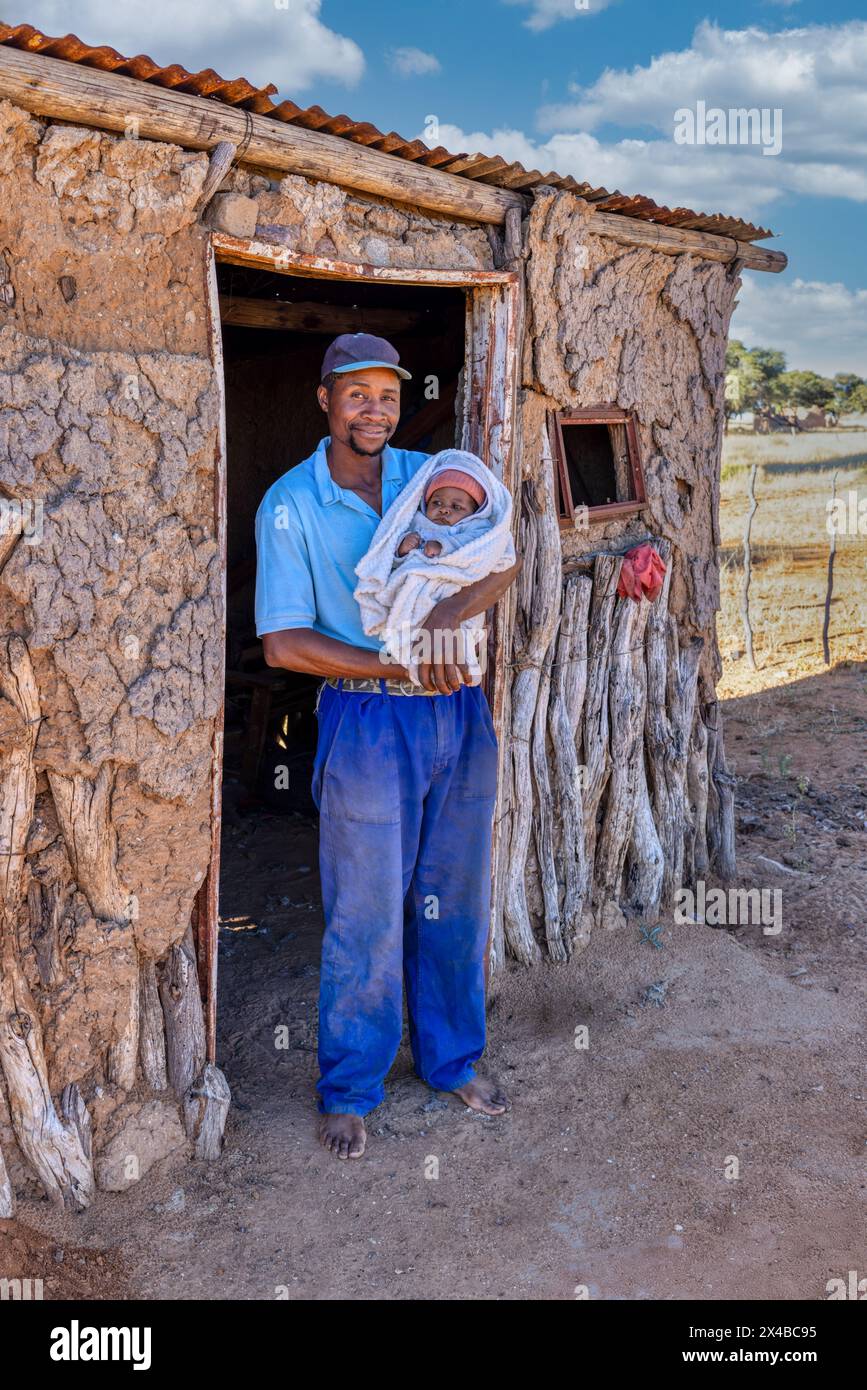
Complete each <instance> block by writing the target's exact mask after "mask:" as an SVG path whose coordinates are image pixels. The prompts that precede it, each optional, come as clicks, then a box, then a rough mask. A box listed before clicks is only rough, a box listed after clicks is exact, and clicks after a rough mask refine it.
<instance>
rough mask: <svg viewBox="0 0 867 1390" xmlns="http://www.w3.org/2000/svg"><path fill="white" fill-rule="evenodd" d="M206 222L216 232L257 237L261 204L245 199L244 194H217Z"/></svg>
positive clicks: (208, 210)
mask: <svg viewBox="0 0 867 1390" xmlns="http://www.w3.org/2000/svg"><path fill="white" fill-rule="evenodd" d="M204 220H205V222H207V224H208V226H209V227H213V229H214V231H215V232H225V233H226V235H227V236H235V237H244V238H246V237H251V236H254V235H255V232H256V223H257V222H258V220H259V204H258V203H257V202H256V199H255V198H245V197H244V195H243V193H215V194H214V197H213V198H212V200H211V202H210V203H209V204H208V207H207V210H206V212H205V218H204Z"/></svg>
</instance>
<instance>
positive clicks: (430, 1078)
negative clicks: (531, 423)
mask: <svg viewBox="0 0 867 1390" xmlns="http://www.w3.org/2000/svg"><path fill="white" fill-rule="evenodd" d="M399 361H400V359H399V356H398V353H397V351H396V349H395V348H394V347H393V346H392V345H391V343H389V342H387V341H386V340H385V339H383V338H376V337H373V336H371V335H369V334H366V333H355V334H349V333H345V334H342V335H341V336H340V337H339V338H336V339H335V340H334V342H333V343H332V344H331V346H330V347H329V348H328V351H327V352H326V354H325V357H324V360H323V363H322V383H321V385H320V386H319V388H318V390H317V399H318V401H319V405H320V406H321V408H322V410H323V411H324V412H325V414H326V415H327V417H328V427H329V430H330V434H329V435H328V436H326V437H325V438H324V439H322V440H320V442H319V445H318V446H317V448H316V450H315V452H314V453H313V454H311V456H310V457H309V458H308V459H305V460H304V462H303V463H301V464H299V465H298V466H297V467H295V468H292V469H290V470H289V472H288V473H286V474H284V475H283V477H282V478H280V479H278V481H277V482H276V483H274V484H273V485H272V487H270V488H269V490H268V492H267V493H266V494H265V497H264V498H263V500H262V503H261V505H260V507H259V511H258V513H257V516H256V544H257V548H258V572H257V581H256V628H257V632H258V634H259V636H260V637H262V639H263V646H264V651H265V660H266V661H267V663H268V665H269V666H278V667H283V668H285V669H286V670H290V671H306V672H310V673H312V674H313V675H317V676H324V677H325V681H324V682H323V684H322V686H321V687H320V690H319V698H318V702H317V711H316V712H317V719H318V721H319V740H318V745H317V750H316V759H315V763H314V771H313V784H312V791H313V797H314V800H315V801H316V804H317V806H318V808H319V812H320V821H319V833H320V845H319V863H320V875H321V880H322V901H323V907H324V911H325V924H326V925H325V935H324V938H323V942H322V972H321V980H320V995H319V1067H320V1077H319V1082H318V1091H319V1110H320V1113H321V1116H322V1119H321V1121H320V1126H319V1137H320V1140H321V1142H322V1144H323V1145H324V1146H325V1148H326V1149H328V1150H329V1151H330V1152H331V1153H333V1154H335V1155H336V1156H337V1157H339V1158H360V1157H361V1155H362V1154H363V1152H364V1146H365V1142H366V1132H365V1128H364V1121H363V1116H364V1115H366V1114H367V1113H368V1112H369V1111H370V1110H373V1109H374V1108H375V1107H376V1106H377V1105H379V1104H380V1102H381V1101H382V1098H383V1096H384V1087H383V1081H384V1078H385V1075H386V1073H387V1072H388V1070H389V1068H390V1067H391V1064H392V1062H393V1061H394V1057H395V1054H396V1052H397V1049H398V1046H399V1044H400V1039H401V1031H402V992H403V989H402V987H403V985H404V984H405V986H406V996H407V1005H408V1012H409V1020H410V1041H411V1044H412V1052H413V1058H414V1061H415V1066H416V1070H417V1071H418V1073H419V1075H420V1076H421V1077H422V1078H423V1079H424V1080H425V1081H427V1082H428V1083H429V1084H430V1085H432V1086H434V1087H435V1088H436V1089H438V1090H444V1091H453V1092H454V1093H455V1094H456V1095H457V1096H459V1097H460V1098H461V1099H462V1100H463V1101H464V1103H465V1104H466V1105H468V1106H470V1107H471V1108H472V1109H474V1110H481V1111H483V1112H484V1113H485V1114H488V1115H499V1114H502V1112H503V1111H504V1110H506V1109H508V1108H509V1101H508V1099H507V1097H506V1096H505V1095H504V1094H503V1093H502V1092H501V1091H500V1090H499V1088H498V1087H497V1086H496V1085H494V1084H493V1083H492V1082H490V1081H486V1080H484V1079H483V1078H481V1077H477V1076H476V1075H475V1067H474V1063H475V1062H476V1061H477V1060H478V1058H479V1057H480V1056H481V1053H482V1051H483V1049H484V1043H485V999H484V983H485V980H484V976H485V969H484V957H485V949H486V944H487V932H488V919H489V911H490V842H491V821H492V816H493V807H494V798H495V793H496V763H497V739H496V735H495V732H494V728H493V721H492V719H491V714H490V710H489V708H488V703H487V700H486V698H485V696H484V693H483V691H482V689H481V686H471V685H468V684H466V678H467V670H466V666H465V665H463V664H461V663H460V661H454V660H449V659H447V656H446V655H442V654H441V653H442V652H443V650H444V651H445V653H446V654H447V653H448V652H449V651H450V650H454V648H450V639H451V638H452V637H454V638H455V639H457V638H458V637H459V635H460V634H459V631H458V630H459V628H460V624H461V623H462V622H463V620H464V619H465V618H469V617H473V616H475V615H476V614H479V613H484V612H485V611H486V609H488V608H490V607H491V605H492V604H493V603H495V602H496V601H497V599H498V598H499V597H500V596H501V594H503V593H504V592H505V590H506V589H507V588H508V586H509V584H510V583H511V582H512V580H513V579H514V578H515V577H516V575H517V574H518V572H519V570H520V568H521V561H520V560H518V561H517V563H516V564H515V565H514V566H512V568H511V569H508V570H504V571H502V572H501V573H498V574H492V575H490V576H488V577H487V578H485V579H483V580H479V581H478V582H477V583H474V584H471V585H469V586H468V587H467V588H465V589H464V590H463V591H462V592H460V593H458V594H456V595H454V597H453V598H449V599H445V600H443V601H442V602H440V603H438V604H437V605H436V607H435V608H434V609H433V611H432V612H431V614H430V615H429V617H428V619H427V621H426V622H425V624H424V629H423V633H422V639H423V640H426V642H427V646H426V648H425V651H424V655H425V656H426V657H427V658H429V659H427V660H422V661H421V662H420V664H419V679H420V681H421V683H422V686H423V689H421V690H420V689H419V688H418V687H417V686H414V685H412V684H411V683H410V682H409V680H408V672H407V670H406V669H405V668H404V667H403V666H398V665H394V664H390V663H386V662H384V661H383V660H382V659H381V657H380V647H379V645H378V643H377V642H376V639H374V638H370V637H367V636H366V634H365V633H364V631H363V629H362V626H361V614H360V610H359V607H358V604H357V603H356V601H355V599H354V597H353V591H354V589H355V586H356V583H357V576H356V575H355V566H356V564H357V563H358V561H359V560H360V559H361V557H362V555H364V554H365V552H366V550H367V548H368V546H369V544H370V541H371V539H372V538H373V534H374V532H375V530H376V528H377V525H378V524H379V521H380V519H381V517H382V514H383V513H384V512H385V511H386V510H387V508H388V507H389V506H390V505H391V503H392V502H393V501H394V499H395V497H396V496H397V494H398V493H399V492H400V490H401V488H402V487H404V485H405V484H406V483H407V482H408V481H409V480H410V478H411V477H412V476H413V474H414V473H415V472H416V470H417V469H418V468H420V467H421V466H422V464H424V463H425V461H426V459H427V457H428V455H426V454H422V453H411V452H407V451H405V450H400V449H391V448H389V445H388V440H389V439H390V438H391V436H392V435H393V434H394V431H395V430H396V429H397V426H398V422H399V419H400V383H401V379H406V378H408V377H409V372H407V371H406V369H405V368H403V367H401V366H400V365H399ZM437 639H439V640H437Z"/></svg>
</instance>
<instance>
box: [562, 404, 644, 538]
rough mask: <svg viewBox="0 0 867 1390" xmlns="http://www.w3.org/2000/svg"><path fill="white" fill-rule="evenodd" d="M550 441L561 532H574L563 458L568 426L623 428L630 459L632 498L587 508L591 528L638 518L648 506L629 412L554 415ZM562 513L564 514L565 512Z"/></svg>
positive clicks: (597, 409)
mask: <svg viewBox="0 0 867 1390" xmlns="http://www.w3.org/2000/svg"><path fill="white" fill-rule="evenodd" d="M552 425H553V428H552V429H550V431H549V433H550V438H551V446H552V453H553V456H554V464H555V478H556V481H557V483H558V488H559V499H558V508H557V516H558V519H559V522H560V529H561V531H572V530H574V529H575V504H574V502H573V500H572V486H571V483H570V482H569V468H568V464H567V458H566V445H565V441H564V439H563V426H564V425H566V426H569V425H625V426H626V451H627V455H628V459H629V477H630V482H631V484H632V491H633V492H634V494H635V496H634V497H631V498H629V499H628V500H627V501H624V502H605V503H603V504H602V505H601V506H598V507H588V508H587V520H588V523H589V524H590V525H593V524H594V523H596V522H604V521H615V520H617V519H618V518H619V517H630V516H638V515H639V514H640V513H641V512H643V511H644V510H645V508H646V506H647V494H646V492H645V489H644V469H643V466H642V462H641V447H640V445H639V442H638V431H637V429H636V427H635V416H634V415H633V414H632V412H631V411H629V410H622V409H621V408H620V407H619V406H615V405H606V404H599V405H590V406H584V407H581V408H580V409H573V410H563V411H555V412H553V413H552ZM564 509H565V510H564Z"/></svg>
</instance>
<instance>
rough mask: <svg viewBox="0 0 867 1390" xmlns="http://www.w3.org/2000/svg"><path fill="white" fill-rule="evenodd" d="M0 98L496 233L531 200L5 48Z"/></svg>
mask: <svg viewBox="0 0 867 1390" xmlns="http://www.w3.org/2000/svg"><path fill="white" fill-rule="evenodd" d="M0 97H7V98H8V99H9V100H10V101H12V102H15V103H16V105H18V106H21V107H23V108H24V109H25V110H26V111H31V112H32V113H33V114H34V115H36V116H46V117H54V118H56V119H58V120H66V121H77V122H79V123H81V124H82V125H85V126H91V127H95V128H97V129H99V130H111V131H117V132H120V133H125V132H126V131H127V130H129V128H130V126H131V125H132V124H133V123H135V126H136V129H137V132H138V135H139V137H140V138H141V139H145V140H164V141H170V142H171V143H172V144H176V145H180V146H182V147H183V148H185V149H192V150H214V149H215V148H216V147H217V146H218V145H219V144H220V143H221V142H223V141H230V142H231V143H233V144H235V145H237V146H238V150H239V156H238V158H239V162H243V163H244V164H246V165H248V166H250V165H252V166H253V167H254V168H260V169H267V170H269V171H274V172H277V173H292V174H303V175H304V176H305V177H307V178H311V179H323V180H325V181H326V182H328V183H335V184H339V185H340V186H341V187H343V188H352V189H355V190H356V191H357V192H360V193H372V194H375V195H376V196H377V197H381V198H388V199H391V200H392V201H394V202H399V203H411V204H413V205H414V206H416V207H419V208H424V209H425V210H427V211H430V212H439V213H442V214H444V215H447V216H450V217H460V218H464V219H467V220H468V221H471V222H483V223H490V224H492V225H496V226H500V225H502V224H503V223H504V222H505V219H506V212H507V211H508V210H509V209H510V208H518V209H521V210H523V209H525V208H526V207H527V206H528V203H529V198H528V197H527V196H525V195H523V194H521V193H519V192H518V191H517V190H511V189H507V188H497V187H496V186H495V185H493V184H489V183H482V182H479V181H477V180H474V179H469V178H461V177H460V176H459V175H457V174H449V173H446V172H445V171H444V170H439V169H433V168H428V166H427V165H424V164H414V163H412V161H410V160H406V159H400V158H398V157H396V156H395V155H389V154H385V153H383V152H382V151H380V150H373V149H368V148H367V147H366V146H364V145H356V144H354V143H353V142H352V141H351V140H345V139H342V138H341V137H340V136H337V135H325V134H323V133H322V132H321V131H315V130H304V129H303V127H300V126H294V125H289V124H288V123H287V122H284V121H278V120H274V119H273V117H270V116H254V115H253V114H252V113H251V112H249V111H239V110H237V109H236V108H235V107H232V106H224V105H223V104H222V103H221V102H218V101H215V100H213V99H212V98H208V97H199V96H190V95H187V94H186V93H184V92H177V91H172V90H170V89H168V88H165V87H156V86H153V85H152V84H151V83H148V82H141V81H138V80H137V79H136V78H133V77H122V76H121V75H120V74H118V73H113V72H100V71H98V70H97V69H95V68H88V67H83V66H82V65H80V64H78V63H67V62H64V61H63V60H62V59H60V58H49V57H47V56H46V55H45V54H41V53H39V54H37V53H27V52H24V51H22V50H21V49H17V48H8V47H6V46H5V45H0ZM594 231H598V232H599V233H600V234H601V235H603V236H607V237H610V238H612V239H613V240H614V241H616V242H618V243H619V244H620V245H623V246H647V247H649V248H650V249H652V250H655V251H661V252H662V253H663V254H665V255H670V256H677V255H681V254H682V253H683V252H691V253H692V254H693V255H698V256H702V257H703V258H704V259H705V260H712V261H722V262H724V263H725V264H729V263H731V262H732V261H734V260H736V259H737V258H740V259H741V261H742V263H743V265H744V266H745V267H746V268H747V269H749V270H768V271H774V272H776V271H780V270H783V269H785V266H786V264H787V261H786V257H785V256H784V255H783V253H782V252H781V251H768V250H765V249H764V248H763V247H761V246H756V245H755V244H754V243H752V242H745V241H736V240H735V239H734V237H723V236H717V235H716V234H714V233H710V232H692V231H683V230H681V229H680V228H677V227H665V226H662V225H660V224H657V223H653V222H643V221H641V220H640V219H639V218H636V217H623V216H619V215H618V214H616V213H608V212H596V213H594Z"/></svg>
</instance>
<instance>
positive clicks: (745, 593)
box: [741, 463, 759, 671]
mask: <svg viewBox="0 0 867 1390" xmlns="http://www.w3.org/2000/svg"><path fill="white" fill-rule="evenodd" d="M758 467H759V466H758V464H757V463H754V464H753V466H752V468H751V469H750V509H749V511H748V512H747V519H746V522H745V524H744V578H743V584H742V586H741V617H742V619H743V624H744V640H745V642H746V646H747V660H748V661H749V663H750V669H751V670H753V671H755V670H756V669H757V667H756V657H755V652H754V651H753V629H752V625H751V623H750V580H751V579H752V568H753V566H752V550H751V548H750V533H751V532H752V529H753V517H754V516H755V514H756V509H757V507H758V505H759V504H758V502H757V501H756V473H757V472H758Z"/></svg>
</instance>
